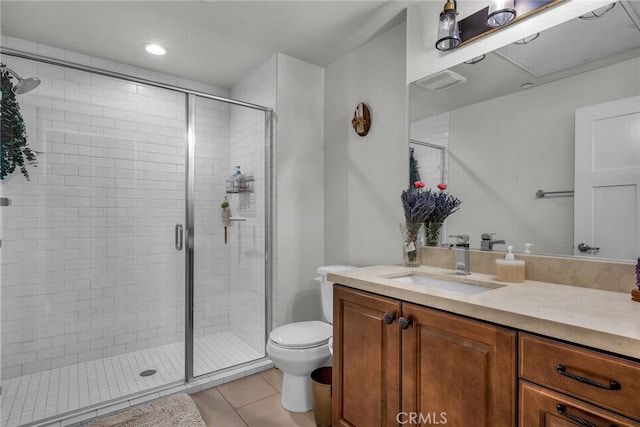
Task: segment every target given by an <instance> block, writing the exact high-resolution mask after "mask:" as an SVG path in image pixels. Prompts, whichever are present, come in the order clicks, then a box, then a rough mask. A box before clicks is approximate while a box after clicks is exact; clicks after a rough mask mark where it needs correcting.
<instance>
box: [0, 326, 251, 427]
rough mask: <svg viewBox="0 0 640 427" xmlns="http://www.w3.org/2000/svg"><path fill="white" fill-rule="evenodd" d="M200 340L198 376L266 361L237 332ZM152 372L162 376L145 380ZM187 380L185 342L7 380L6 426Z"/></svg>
mask: <svg viewBox="0 0 640 427" xmlns="http://www.w3.org/2000/svg"><path fill="white" fill-rule="evenodd" d="M194 341H195V342H194V374H195V375H196V376H197V375H201V374H205V373H208V372H212V371H217V370H221V369H225V368H228V367H230V366H233V365H238V364H241V363H245V362H249V361H252V360H256V359H259V358H261V357H263V356H264V354H262V353H259V352H257V351H255V350H253V349H252V348H251V347H249V346H248V345H247V344H246V343H244V342H243V341H242V340H240V339H239V338H237V337H236V336H235V335H233V334H232V333H231V332H220V333H217V334H213V335H207V336H205V337H199V338H196V339H195V340H194ZM148 369H153V370H155V371H157V372H156V373H155V374H154V375H151V376H146V377H142V376H140V373H141V372H142V371H145V370H148ZM183 378H184V342H177V343H172V344H167V345H163V346H160V347H153V348H150V349H145V350H138V351H135V352H132V353H125V354H121V355H117V356H112V357H108V358H105V359H100V360H93V361H90V362H84V363H79V364H77V365H71V366H65V367H63V368H57V369H52V370H50V371H44V372H38V373H35V374H31V375H24V376H21V377H16V378H11V379H9V380H5V381H2V410H1V412H2V414H1V416H0V425H2V426H5V427H16V426H21V425H26V424H31V423H36V422H37V421H39V420H43V419H45V418H50V417H54V416H56V415H60V414H63V413H65V412H70V411H75V410H78V409H80V408H83V407H87V406H91V405H97V404H100V403H102V402H105V401H109V400H113V399H118V398H122V397H124V396H127V395H131V394H134V393H138V392H142V391H145V390H149V389H153V388H155V387H161V386H163V385H166V384H169V383H172V382H176V381H180V380H182V379H183Z"/></svg>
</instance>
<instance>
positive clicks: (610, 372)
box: [519, 333, 640, 420]
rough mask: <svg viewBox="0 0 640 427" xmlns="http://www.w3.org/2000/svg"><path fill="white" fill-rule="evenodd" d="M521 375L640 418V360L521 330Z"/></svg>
mask: <svg viewBox="0 0 640 427" xmlns="http://www.w3.org/2000/svg"><path fill="white" fill-rule="evenodd" d="M519 373H520V378H523V379H527V380H529V381H531V382H534V383H536V384H540V385H543V386H545V387H549V388H551V389H554V390H557V391H561V392H563V393H566V394H569V395H571V396H575V397H578V398H580V399H583V400H585V401H587V402H591V403H593V404H595V405H598V406H601V407H603V408H606V409H610V410H612V411H614V412H617V413H620V414H622V415H626V416H628V417H631V418H634V419H637V420H640V398H639V396H640V363H634V362H631V361H627V360H624V359H621V358H617V357H613V356H609V355H606V354H603V353H599V352H596V351H591V350H587V349H583V348H580V347H577V346H573V345H568V344H563V343H560V342H556V341H553V340H549V339H544V338H539V337H535V336H532V335H528V334H523V333H521V334H520V363H519Z"/></svg>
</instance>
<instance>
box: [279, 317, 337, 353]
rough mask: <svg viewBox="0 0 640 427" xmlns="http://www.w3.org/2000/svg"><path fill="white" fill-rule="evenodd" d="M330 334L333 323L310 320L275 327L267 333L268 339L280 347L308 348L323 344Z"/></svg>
mask: <svg viewBox="0 0 640 427" xmlns="http://www.w3.org/2000/svg"><path fill="white" fill-rule="evenodd" d="M332 335H333V325H331V324H329V323H324V322H320V321H318V320H311V321H308V322H295V323H289V324H288V325H283V326H280V327H278V328H275V329H274V330H273V331H271V333H270V334H269V339H270V340H271V341H272V342H273V343H274V344H276V345H278V346H281V347H289V348H308V347H316V346H319V345H322V344H325V343H326V342H327V341H329V338H331V336H332Z"/></svg>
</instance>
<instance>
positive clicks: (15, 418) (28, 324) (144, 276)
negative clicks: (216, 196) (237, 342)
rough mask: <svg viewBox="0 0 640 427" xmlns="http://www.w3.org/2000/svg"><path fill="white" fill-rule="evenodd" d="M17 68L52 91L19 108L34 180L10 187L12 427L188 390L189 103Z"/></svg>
mask: <svg viewBox="0 0 640 427" xmlns="http://www.w3.org/2000/svg"><path fill="white" fill-rule="evenodd" d="M6 62H7V63H8V64H9V65H10V66H11V67H12V68H13V69H15V70H17V71H19V72H20V73H21V74H22V73H25V72H26V74H28V75H38V76H39V77H40V79H41V80H42V84H41V86H40V87H39V88H38V89H37V90H35V91H33V92H31V93H29V94H25V95H21V96H20V98H19V102H20V106H21V111H22V114H23V118H24V120H25V124H26V128H27V132H28V138H29V145H30V147H31V148H32V149H33V150H34V151H36V155H37V159H38V160H37V162H38V164H37V167H29V175H30V180H28V181H27V180H26V179H25V178H24V177H23V176H22V175H21V174H20V173H14V174H12V175H10V176H7V177H6V178H5V180H4V181H3V182H2V187H3V188H2V193H3V197H7V198H8V199H10V200H11V205H10V206H6V207H2V211H1V215H2V294H3V298H2V316H3V319H2V335H3V336H2V339H3V346H2V359H3V360H2V363H3V369H2V376H3V382H2V398H3V399H2V401H3V402H2V403H3V404H2V419H1V420H0V424H2V425H8V426H11V425H22V424H29V423H32V422H34V421H35V420H38V419H42V418H47V417H53V416H56V415H58V414H62V413H65V412H69V411H74V410H77V409H79V408H82V407H86V406H90V405H97V404H101V403H103V402H105V401H108V400H113V399H119V398H121V397H122V396H127V395H131V394H133V393H138V392H141V391H144V390H147V389H149V388H153V387H159V386H162V385H165V384H168V383H171V382H175V381H180V380H183V379H184V372H183V369H184V330H185V328H184V307H185V305H184V285H183V284H184V276H185V268H184V256H183V255H182V254H181V253H178V252H176V250H175V249H174V225H175V224H176V223H179V222H184V205H185V195H184V174H185V134H186V123H185V120H184V117H185V113H184V108H185V95H184V94H183V93H179V92H176V91H172V90H167V89H161V88H155V87H151V86H148V85H144V84H138V83H133V82H129V81H124V80H121V79H117V78H111V77H106V76H99V75H96V74H93V73H89V72H84V71H78V70H71V69H67V68H64V67H61V66H55V65H50V64H43V63H39V62H36V61H32V60H27V59H19V58H13V57H9V56H7V57H6ZM143 372H146V373H147V374H152V375H149V376H141V375H140V374H141V373H143ZM27 388H28V389H29V393H24V392H23V391H24V390H27ZM60 396H64V398H61V397H60Z"/></svg>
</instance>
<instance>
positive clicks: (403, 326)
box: [398, 317, 411, 329]
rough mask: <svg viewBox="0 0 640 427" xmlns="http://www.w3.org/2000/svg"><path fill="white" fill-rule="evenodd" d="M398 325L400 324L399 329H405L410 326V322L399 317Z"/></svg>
mask: <svg viewBox="0 0 640 427" xmlns="http://www.w3.org/2000/svg"><path fill="white" fill-rule="evenodd" d="M398 324H400V329H407V328H408V327H409V325H411V320H409V319H407V318H406V317H401V318H400V319H398Z"/></svg>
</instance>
